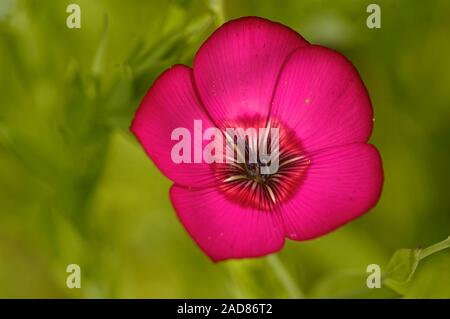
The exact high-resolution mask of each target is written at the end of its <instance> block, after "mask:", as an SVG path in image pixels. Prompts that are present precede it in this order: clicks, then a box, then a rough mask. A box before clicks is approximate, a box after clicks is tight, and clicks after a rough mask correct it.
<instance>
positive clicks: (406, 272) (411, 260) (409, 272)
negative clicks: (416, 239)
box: [383, 237, 450, 294]
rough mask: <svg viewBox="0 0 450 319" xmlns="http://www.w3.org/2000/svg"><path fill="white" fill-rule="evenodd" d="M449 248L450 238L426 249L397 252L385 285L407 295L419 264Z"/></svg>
mask: <svg viewBox="0 0 450 319" xmlns="http://www.w3.org/2000/svg"><path fill="white" fill-rule="evenodd" d="M449 247H450V237H449V238H447V239H445V240H443V241H441V242H439V243H437V244H434V245H432V246H429V247H427V248H424V249H421V248H418V249H400V250H397V251H396V252H395V253H394V255H393V256H392V258H391V260H390V261H389V264H388V266H387V270H386V274H385V278H384V280H383V283H384V284H385V285H387V286H388V287H390V288H391V289H393V290H394V291H396V292H398V293H401V294H406V292H407V289H408V287H407V284H408V283H409V282H410V280H411V278H412V277H413V275H414V273H415V272H416V269H417V267H418V266H419V263H420V262H421V261H422V260H423V259H424V258H426V257H428V256H431V255H433V254H435V253H437V252H439V251H441V250H444V249H447V248H449Z"/></svg>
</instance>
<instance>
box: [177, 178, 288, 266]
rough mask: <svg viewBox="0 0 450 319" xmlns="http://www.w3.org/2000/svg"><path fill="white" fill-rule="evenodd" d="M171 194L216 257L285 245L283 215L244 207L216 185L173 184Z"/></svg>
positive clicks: (261, 251)
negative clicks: (187, 186) (205, 186)
mask: <svg viewBox="0 0 450 319" xmlns="http://www.w3.org/2000/svg"><path fill="white" fill-rule="evenodd" d="M170 197H171V200H172V203H173V205H174V207H175V210H176V212H177V214H178V217H179V218H180V220H181V223H182V224H183V225H184V227H185V228H186V230H187V231H188V233H189V234H190V235H191V237H192V238H193V239H194V240H195V241H196V243H197V244H198V246H200V248H201V249H202V250H203V251H204V252H205V253H206V254H207V255H208V256H209V257H210V258H211V259H212V260H214V261H220V260H224V259H229V258H244V257H257V256H263V255H266V254H269V253H272V252H275V251H277V250H279V249H281V248H282V247H283V244H284V231H283V226H282V224H281V222H280V220H279V216H278V215H276V214H272V213H270V212H261V211H257V210H252V209H248V208H243V207H242V206H240V205H239V204H238V203H234V202H232V201H230V200H228V199H227V198H225V197H224V196H223V195H222V194H221V193H220V192H218V191H217V189H216V188H205V189H197V190H195V189H191V190H189V189H187V188H184V187H180V186H178V185H174V186H172V188H171V190H170Z"/></svg>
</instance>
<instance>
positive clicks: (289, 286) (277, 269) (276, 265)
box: [267, 255, 304, 299]
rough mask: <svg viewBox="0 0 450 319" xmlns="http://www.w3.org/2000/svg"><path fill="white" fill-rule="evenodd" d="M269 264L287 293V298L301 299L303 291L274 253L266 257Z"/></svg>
mask: <svg viewBox="0 0 450 319" xmlns="http://www.w3.org/2000/svg"><path fill="white" fill-rule="evenodd" d="M267 261H268V262H269V265H270V266H271V267H272V270H273V271H274V273H275V274H276V275H277V277H278V279H279V280H280V282H281V283H282V284H283V286H284V288H285V289H286V291H287V292H288V294H289V298H292V299H301V298H304V294H303V292H302V291H301V290H300V288H299V287H298V285H297V284H296V283H295V281H294V279H293V278H292V277H291V275H290V274H289V272H288V271H287V269H286V268H285V267H284V266H283V264H282V263H281V261H280V259H279V258H278V257H277V256H276V255H270V256H268V257H267Z"/></svg>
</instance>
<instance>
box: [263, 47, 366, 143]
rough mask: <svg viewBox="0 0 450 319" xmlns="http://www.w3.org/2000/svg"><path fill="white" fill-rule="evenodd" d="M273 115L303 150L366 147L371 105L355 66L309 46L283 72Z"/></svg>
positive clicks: (331, 53) (339, 55) (333, 53)
mask: <svg viewBox="0 0 450 319" xmlns="http://www.w3.org/2000/svg"><path fill="white" fill-rule="evenodd" d="M271 115H272V117H274V118H278V119H280V120H282V121H283V122H284V123H286V124H287V125H288V126H290V127H291V128H292V129H294V130H295V132H296V134H297V136H298V138H299V139H300V140H301V141H302V144H303V146H304V147H305V149H306V150H309V151H311V150H319V149H322V148H326V147H329V146H337V145H344V144H348V143H353V142H367V140H368V138H369V136H370V134H371V131H372V124H373V121H372V106H371V103H370V98H369V96H368V94H367V91H366V88H365V86H364V84H363V82H362V80H361V78H360V77H359V75H358V72H357V70H356V69H355V68H354V67H353V65H352V64H351V63H350V62H349V61H348V60H347V59H346V58H345V57H344V56H342V55H341V54H339V53H337V52H336V51H333V50H330V49H327V48H324V47H320V46H315V45H311V46H308V47H306V48H302V49H300V50H297V51H296V52H295V53H293V54H292V55H291V56H290V58H289V60H288V61H287V62H286V64H285V66H284V68H283V71H282V72H281V75H280V79H279V81H278V86H277V88H276V91H275V96H274V100H273V106H272V110H271Z"/></svg>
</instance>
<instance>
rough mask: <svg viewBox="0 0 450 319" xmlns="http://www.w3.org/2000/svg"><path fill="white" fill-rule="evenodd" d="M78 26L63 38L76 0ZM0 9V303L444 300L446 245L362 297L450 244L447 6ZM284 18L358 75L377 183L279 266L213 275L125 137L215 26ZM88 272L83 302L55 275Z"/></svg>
mask: <svg viewBox="0 0 450 319" xmlns="http://www.w3.org/2000/svg"><path fill="white" fill-rule="evenodd" d="M72 2H73V3H77V4H79V5H80V7H81V29H68V28H67V27H66V18H67V16H68V14H67V13H66V7H67V5H68V4H69V3H72ZM369 3H371V1H356V0H354V1H350V0H338V1H320V0H301V1H278V0H270V1H269V0H264V1H257V0H250V1H241V0H230V1H220V0H211V1H207V0H177V1H168V0H165V1H156V0H150V1H138V0H134V1H123V0H95V1H93V0H77V1H75V0H74V1H66V0H48V1H38V0H34V1H32V0H29V1H26V0H23V1H19V0H17V1H14V0H0V297H3V298H10V297H26V298H31V297H41V298H47V297H56V298H71V297H80V298H105V297H111V298H153V297H162V298H164V297H171V298H188V297H192V298H193V297H198V298H213V297H219V298H220V297H249V298H254V297H269V298H271V297H301V296H305V297H313V298H315V297H342V298H347V297H348V298H352V297H357V298H365V297H369V298H370V297H373V298H375V297H412V298H431V297H438V298H450V250H444V251H441V252H439V253H436V254H434V255H432V256H429V257H428V258H426V259H424V260H423V261H422V262H421V263H420V264H419V266H418V268H417V272H416V273H415V274H414V276H413V277H412V279H411V281H410V282H409V283H407V284H406V286H405V287H404V289H402V292H401V293H399V292H398V291H396V292H394V291H392V290H390V289H386V288H382V289H375V290H369V289H367V288H365V278H366V275H367V274H366V267H367V265H368V264H372V263H377V264H379V265H380V266H381V267H382V269H384V267H385V266H386V265H387V263H388V261H389V259H390V257H391V256H392V254H393V253H394V252H395V251H396V250H397V249H399V248H404V247H406V248H415V247H419V246H428V245H431V244H434V243H436V242H438V241H441V240H443V239H445V238H447V237H448V236H449V235H450V196H449V195H450V194H449V187H448V184H449V180H450V169H449V160H450V156H449V155H450V126H449V120H450V59H449V57H450V41H449V34H450V19H449V14H450V2H449V1H444V0H442V1H438V0H432V1H426V2H421V1H406V0H404V1H400V0H397V1H396V0H390V1H376V3H378V4H380V6H381V21H382V22H381V23H382V25H381V29H368V28H367V27H366V18H367V16H368V15H369V14H368V13H366V7H367V5H368V4H369ZM247 15H257V16H262V17H266V18H269V19H272V20H275V21H279V22H281V23H284V24H286V25H288V26H290V27H292V28H293V29H295V30H297V31H298V32H300V33H301V34H302V35H303V36H304V37H305V38H306V39H307V40H309V41H310V42H312V43H319V44H323V45H326V46H328V47H331V48H334V49H337V50H339V51H340V52H342V53H343V54H345V55H346V56H347V57H349V59H350V60H351V61H353V63H354V64H355V65H356V67H357V68H358V70H359V71H360V73H361V76H362V78H363V80H364V81H365V83H366V85H367V87H368V90H369V92H370V95H371V97H372V101H373V105H374V112H375V118H376V122H375V128H374V132H373V136H372V139H371V142H372V143H374V144H375V145H376V146H377V147H378V149H379V150H380V152H381V154H382V157H383V163H384V170H385V184H384V190H383V194H382V197H381V200H380V202H379V203H378V205H377V206H376V207H375V208H374V209H372V210H371V211H370V212H369V213H368V214H366V215H365V216H363V217H362V218H360V219H358V220H356V221H354V222H353V223H350V224H348V225H347V226H345V227H342V228H340V229H339V230H337V231H335V232H333V233H331V234H328V235H327V236H324V237H322V238H320V239H317V240H313V241H308V242H300V243H298V242H287V243H286V245H285V248H284V250H282V251H281V252H280V253H279V254H277V257H275V258H258V259H252V260H239V261H228V262H223V263H219V264H214V263H212V262H211V261H210V260H209V259H208V258H207V257H206V256H205V255H204V254H203V253H202V252H201V251H200V250H199V249H198V247H197V246H196V245H195V244H194V242H193V241H192V240H191V239H190V237H189V236H188V235H187V233H186V232H185V230H184V229H183V227H182V225H181V224H180V223H179V222H178V220H177V218H176V215H175V213H174V211H173V209H172V206H171V204H170V201H169V198H168V188H169V186H170V184H171V183H170V181H168V180H167V179H166V178H165V177H164V176H163V175H162V174H161V173H160V172H159V171H158V170H157V169H156V168H155V166H154V165H153V164H152V163H151V161H149V160H148V158H147V157H146V156H145V154H144V152H143V151H142V149H141V148H140V146H139V145H138V143H137V141H136V140H135V138H134V137H133V136H132V135H131V134H130V132H129V130H128V127H129V124H130V122H131V119H132V117H133V114H134V111H135V110H136V108H137V106H138V104H139V101H140V99H141V98H142V97H143V95H144V94H145V92H146V90H147V89H148V88H149V87H150V85H151V83H152V82H153V81H154V79H155V78H156V77H157V76H158V74H159V73H160V72H162V71H163V70H164V69H166V68H168V67H169V66H171V65H172V64H174V63H185V64H188V65H191V63H192V59H193V56H194V54H195V52H196V50H197V49H198V47H199V45H200V44H201V43H202V42H203V41H204V40H205V39H206V37H207V36H208V35H209V34H210V33H211V32H212V31H213V30H214V29H215V28H216V27H217V26H219V25H220V24H221V23H223V22H224V21H226V20H229V19H232V18H237V17H240V16H247ZM71 263H76V264H79V265H80V266H81V272H82V281H81V285H82V286H81V289H68V288H67V287H66V276H67V275H68V274H67V273H66V267H67V265H68V264H71Z"/></svg>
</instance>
